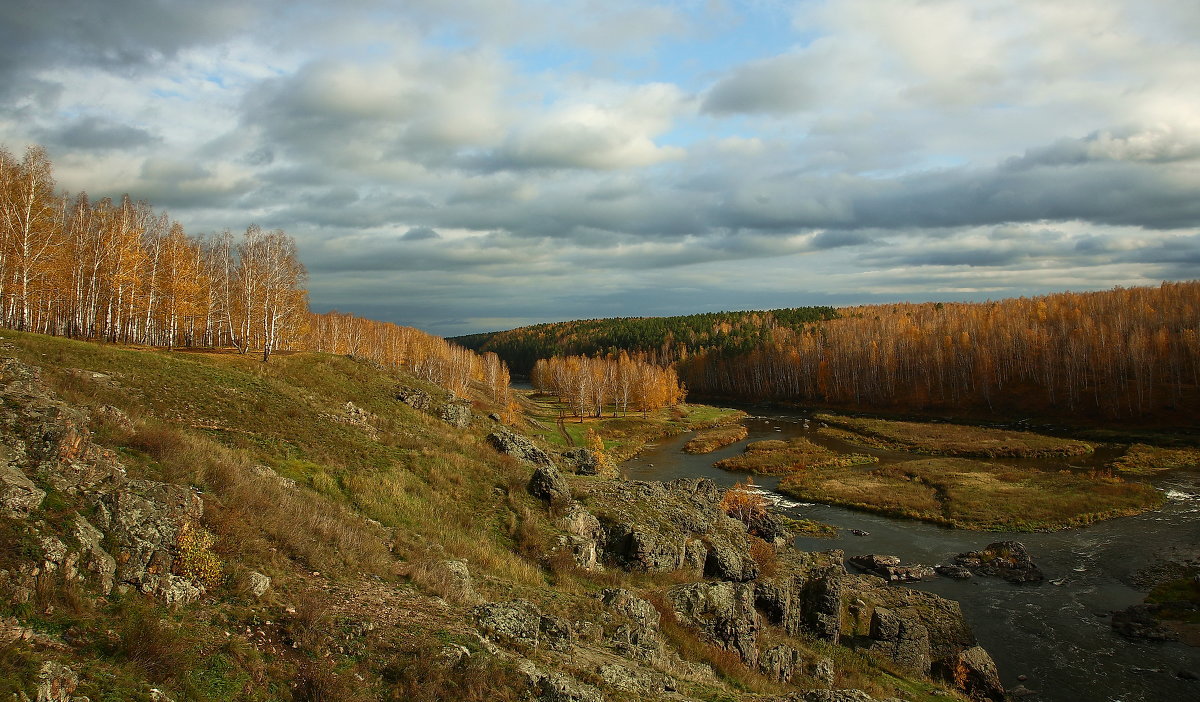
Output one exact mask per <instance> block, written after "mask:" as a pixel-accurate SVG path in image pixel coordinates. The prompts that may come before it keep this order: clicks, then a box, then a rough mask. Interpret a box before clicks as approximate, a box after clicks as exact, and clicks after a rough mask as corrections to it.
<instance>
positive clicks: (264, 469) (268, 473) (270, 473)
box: [250, 463, 296, 489]
mask: <svg viewBox="0 0 1200 702" xmlns="http://www.w3.org/2000/svg"><path fill="white" fill-rule="evenodd" d="M250 472H251V473H253V474H254V475H256V476H258V477H260V478H266V479H267V480H271V481H274V482H276V483H279V484H280V485H282V486H283V487H285V488H288V489H292V488H295V487H296V481H295V480H292V479H291V478H288V477H285V476H282V475H280V474H279V473H276V472H275V470H274V469H273V468H271V467H270V466H264V465H263V464H261V463H255V464H254V465H252V466H250Z"/></svg>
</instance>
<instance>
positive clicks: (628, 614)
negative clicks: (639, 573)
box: [599, 588, 666, 662]
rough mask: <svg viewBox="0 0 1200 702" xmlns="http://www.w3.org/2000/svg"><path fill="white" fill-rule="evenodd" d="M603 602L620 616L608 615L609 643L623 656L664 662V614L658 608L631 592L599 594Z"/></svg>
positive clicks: (611, 589) (607, 634)
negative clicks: (662, 623)
mask: <svg viewBox="0 0 1200 702" xmlns="http://www.w3.org/2000/svg"><path fill="white" fill-rule="evenodd" d="M599 598H600V601H601V602H603V603H604V605H605V607H607V608H608V610H609V611H610V612H612V613H613V614H616V615H618V617H612V616H606V617H605V618H604V619H603V622H604V623H605V624H606V625H607V626H606V632H605V635H604V636H605V640H606V641H607V642H608V643H609V644H610V645H611V646H612V647H613V648H614V649H615V650H616V651H617V652H618V653H619V654H621V655H622V656H624V657H626V658H631V659H633V660H636V661H644V662H658V661H661V660H663V658H664V655H665V652H666V644H665V643H664V641H663V639H662V635H661V633H660V629H659V625H660V623H661V621H662V617H661V615H660V614H659V613H658V610H657V609H655V608H654V605H652V604H650V603H649V602H647V601H646V600H644V599H642V598H640V597H638V596H637V595H636V594H634V593H633V592H630V591H629V590H623V589H619V588H609V589H607V590H603V591H602V592H601V593H600V594H599Z"/></svg>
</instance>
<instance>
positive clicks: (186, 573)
mask: <svg viewBox="0 0 1200 702" xmlns="http://www.w3.org/2000/svg"><path fill="white" fill-rule="evenodd" d="M216 541H217V537H215V536H213V535H212V533H211V532H209V531H208V530H207V529H205V528H204V527H202V526H200V525H199V524H196V523H195V522H193V521H191V520H187V521H184V522H183V523H182V524H180V525H179V535H178V536H177V537H176V539H175V548H176V550H177V551H178V555H177V556H176V558H175V567H174V570H175V574H176V575H182V576H183V577H185V578H188V579H189V580H193V581H195V582H197V583H200V584H201V585H203V586H204V587H205V588H206V589H208V590H211V589H213V588H215V587H216V586H217V585H220V584H221V561H220V560H219V559H218V558H217V554H215V553H213V552H212V547H213V544H214V543H216Z"/></svg>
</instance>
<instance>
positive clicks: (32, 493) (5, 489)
mask: <svg viewBox="0 0 1200 702" xmlns="http://www.w3.org/2000/svg"><path fill="white" fill-rule="evenodd" d="M0 461H3V462H2V463H0V515H3V516H6V517H10V518H13V519H24V518H26V517H28V516H29V513H30V512H32V511H33V510H35V509H37V508H38V507H40V506H41V504H42V500H43V499H44V498H45V497H46V491H45V490H42V489H40V488H38V486H37V485H34V483H33V481H32V480H30V479H29V478H28V477H26V476H25V474H24V473H22V472H21V469H20V468H17V467H16V466H14V465H12V464H10V463H8V461H5V460H3V459H2V458H0Z"/></svg>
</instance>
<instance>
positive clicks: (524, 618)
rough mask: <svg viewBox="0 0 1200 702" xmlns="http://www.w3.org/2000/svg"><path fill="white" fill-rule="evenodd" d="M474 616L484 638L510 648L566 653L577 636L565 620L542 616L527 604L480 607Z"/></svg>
mask: <svg viewBox="0 0 1200 702" xmlns="http://www.w3.org/2000/svg"><path fill="white" fill-rule="evenodd" d="M472 614H473V615H474V617H475V623H476V625H477V626H478V627H479V631H480V633H481V634H482V635H483V636H484V637H486V638H488V639H490V640H491V641H494V642H495V643H497V644H499V645H501V646H504V647H507V648H514V649H518V650H532V649H536V648H539V647H544V648H549V649H551V650H555V651H567V650H570V648H571V646H572V644H573V642H574V632H573V631H572V629H571V626H570V624H569V623H568V622H567V621H566V620H565V619H562V618H559V617H555V616H553V615H549V614H543V613H542V612H541V611H539V610H538V608H537V607H535V606H533V604H531V603H530V602H528V601H526V600H519V599H518V600H509V601H507V602H492V603H489V604H485V605H480V606H478V607H476V608H475V609H474V610H473V611H472Z"/></svg>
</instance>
